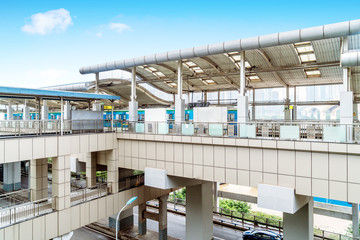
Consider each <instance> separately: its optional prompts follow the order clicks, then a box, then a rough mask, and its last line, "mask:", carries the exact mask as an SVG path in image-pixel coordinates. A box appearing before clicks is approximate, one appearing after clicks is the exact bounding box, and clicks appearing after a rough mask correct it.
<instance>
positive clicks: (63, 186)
mask: <svg viewBox="0 0 360 240" xmlns="http://www.w3.org/2000/svg"><path fill="white" fill-rule="evenodd" d="M70 191H71V190H70V156H59V157H55V158H52V197H53V209H55V210H63V209H67V208H70V206H71V199H70Z"/></svg>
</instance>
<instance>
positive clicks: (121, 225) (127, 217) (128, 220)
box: [109, 208, 134, 231]
mask: <svg viewBox="0 0 360 240" xmlns="http://www.w3.org/2000/svg"><path fill="white" fill-rule="evenodd" d="M117 214H118V213H116V214H114V215H111V216H110V217H109V228H113V229H116V225H115V224H116V217H117ZM117 224H118V229H119V230H120V231H121V230H124V229H125V228H128V227H130V226H133V225H134V214H133V208H128V209H125V210H123V211H122V212H121V214H120V216H119V221H118V223H117Z"/></svg>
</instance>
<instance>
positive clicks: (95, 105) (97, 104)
mask: <svg viewBox="0 0 360 240" xmlns="http://www.w3.org/2000/svg"><path fill="white" fill-rule="evenodd" d="M95 93H96V94H99V73H95ZM92 110H93V111H101V104H100V102H99V100H95V102H94V103H93V106H92Z"/></svg>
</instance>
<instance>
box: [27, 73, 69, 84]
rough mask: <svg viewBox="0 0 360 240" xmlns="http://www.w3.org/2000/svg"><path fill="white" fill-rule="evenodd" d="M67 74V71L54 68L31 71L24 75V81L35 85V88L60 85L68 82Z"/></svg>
mask: <svg viewBox="0 0 360 240" xmlns="http://www.w3.org/2000/svg"><path fill="white" fill-rule="evenodd" d="M68 74H69V72H68V71H67V70H63V69H56V68H47V69H31V70H29V71H27V72H26V73H25V75H26V79H28V80H31V82H32V83H35V84H34V85H35V86H36V87H39V86H52V85H58V84H62V83H64V82H65V81H67V80H68ZM35 86H34V87H35Z"/></svg>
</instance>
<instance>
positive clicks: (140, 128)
mask: <svg viewBox="0 0 360 240" xmlns="http://www.w3.org/2000/svg"><path fill="white" fill-rule="evenodd" d="M135 132H136V133H144V132H145V125H144V123H136V125H135Z"/></svg>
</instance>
